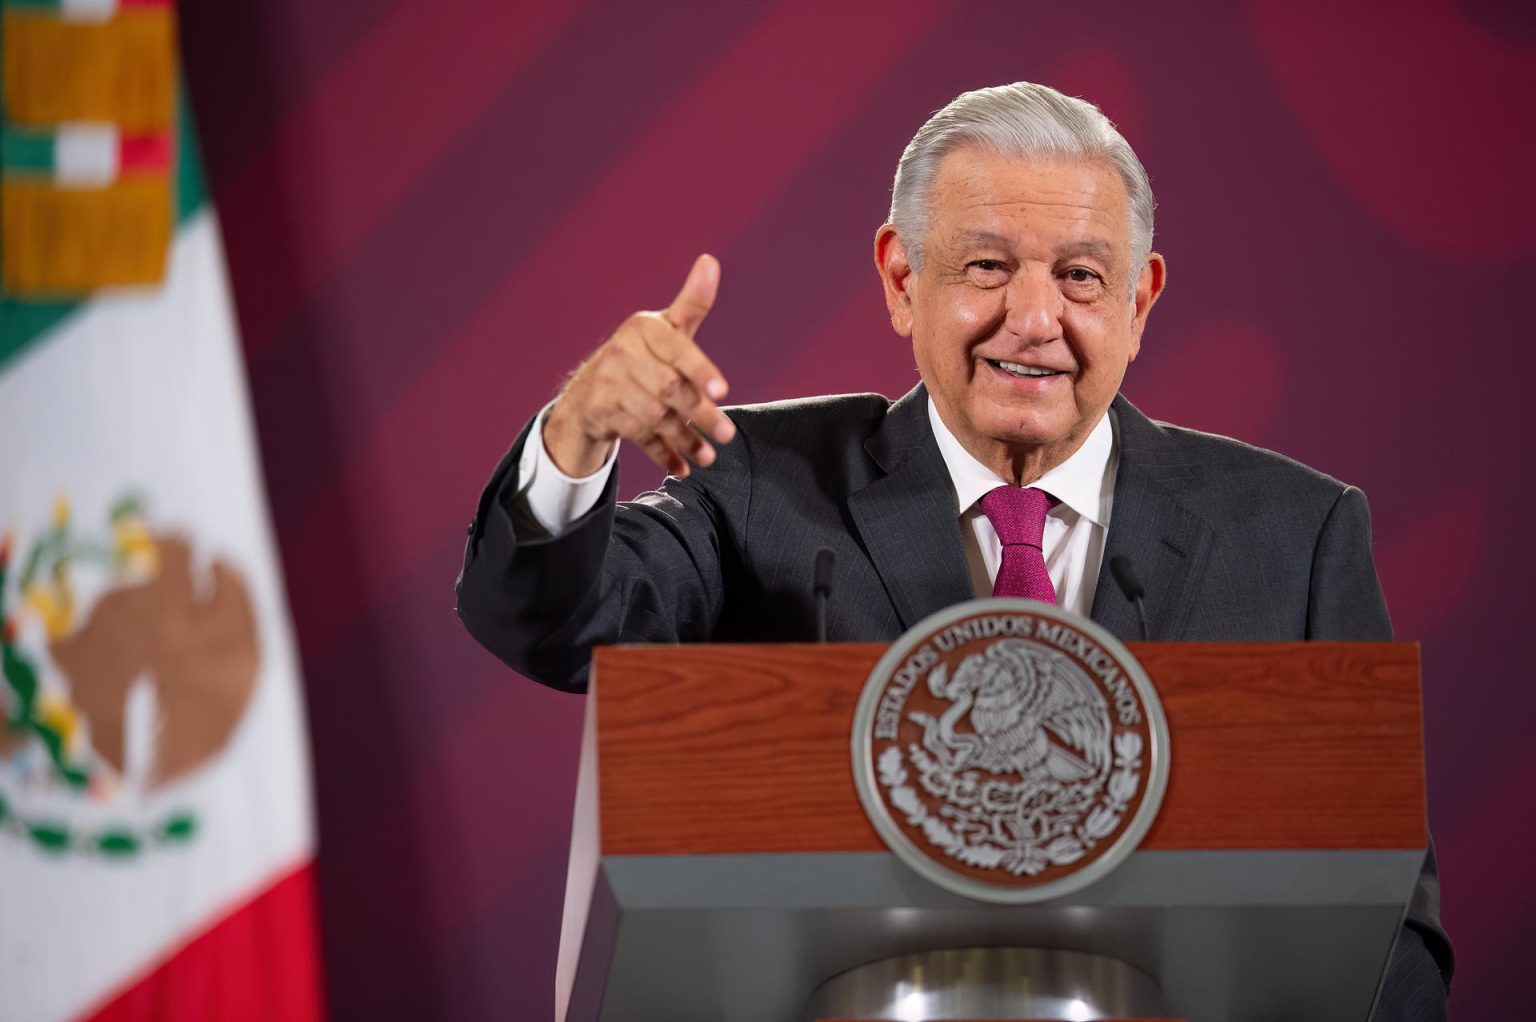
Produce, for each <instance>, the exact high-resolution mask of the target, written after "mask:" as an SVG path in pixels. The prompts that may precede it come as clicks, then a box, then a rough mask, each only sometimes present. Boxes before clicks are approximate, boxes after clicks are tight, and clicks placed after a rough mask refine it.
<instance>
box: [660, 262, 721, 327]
mask: <svg viewBox="0 0 1536 1022" xmlns="http://www.w3.org/2000/svg"><path fill="white" fill-rule="evenodd" d="M719 290H720V263H719V261H718V260H716V259H715V257H714V256H712V255H708V254H706V255H701V256H699V257H698V258H697V259H695V260H694V261H693V269H691V270H689V271H688V279H687V280H685V281H683V289H682V290H681V291H679V292H678V293H677V297H676V298H674V299H672V304H671V305H669V306H667V310H666V311H665V312H664V313H662V315H663V316H665V317H666V319H667V322H668V323H671V324H672V325H673V326H674V327H676V328H677V329H678V330H680V331H682V332H683V333H685V334H687V335H688V336H689V337H690V338H691V337H692V336H693V335H694V332H695V331H697V330H698V329H699V324H700V323H702V322H704V317H705V316H707V315H709V310H710V308H711V307H713V306H714V304H715V294H716V293H717V292H718V291H719Z"/></svg>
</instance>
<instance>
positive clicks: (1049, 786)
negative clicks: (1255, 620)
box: [854, 600, 1168, 902]
mask: <svg viewBox="0 0 1536 1022" xmlns="http://www.w3.org/2000/svg"><path fill="white" fill-rule="evenodd" d="M1167 727H1168V726H1167V722H1166V720H1165V718H1164V717H1163V713H1162V707H1161V704H1160V703H1159V702H1158V700H1157V694H1156V692H1155V691H1154V690H1153V688H1152V685H1151V682H1150V681H1149V680H1148V679H1147V677H1146V675H1145V673H1144V672H1143V671H1142V670H1141V667H1140V665H1138V664H1137V663H1136V661H1135V660H1134V659H1133V658H1132V657H1131V655H1130V653H1129V652H1128V651H1127V650H1126V649H1125V647H1124V646H1122V645H1121V644H1120V643H1119V642H1118V641H1116V640H1115V639H1114V638H1113V637H1112V636H1110V635H1109V634H1108V633H1106V632H1104V631H1103V629H1101V628H1099V627H1098V626H1097V625H1095V624H1093V623H1092V622H1090V621H1087V620H1085V619H1083V618H1080V617H1078V616H1077V615H1074V614H1070V613H1068V612H1066V611H1062V610H1061V609H1059V608H1057V607H1051V606H1048V605H1046V604H1041V603H1035V602H1033V601H1026V600H977V601H973V602H971V603H967V604H961V605H959V606H957V607H953V608H950V609H949V610H948V611H944V612H942V613H940V614H937V615H935V616H934V617H932V618H929V619H928V620H927V621H924V622H922V623H921V624H919V625H918V626H917V627H915V628H913V629H912V630H911V631H909V632H908V633H907V634H906V635H904V636H903V637H902V638H901V639H899V640H897V642H896V643H895V644H893V645H892V647H891V648H890V650H889V651H887V653H886V656H885V657H884V658H882V660H881V661H880V664H878V665H877V666H876V668H875V670H874V672H873V673H872V674H871V676H870V680H869V682H868V683H867V684H866V686H865V690H864V695H863V697H862V698H861V700H860V704H859V710H858V713H857V714H856V718H855V733H854V778H855V782H856V785H857V787H858V790H859V796H860V799H861V800H862V801H863V803H864V806H865V809H866V810H867V811H868V813H869V815H870V820H871V822H872V823H874V825H875V828H876V830H877V831H879V832H880V834H881V836H882V837H883V838H885V840H886V843H887V845H889V846H890V848H891V849H892V851H894V852H895V853H896V854H897V855H898V856H900V857H901V858H902V859H903V860H904V861H906V862H907V863H908V864H909V865H912V866H913V867H914V868H916V869H917V870H918V872H920V873H922V874H924V875H925V876H927V877H929V879H932V880H935V881H936V882H938V883H940V884H943V885H944V886H948V887H950V888H951V889H954V890H957V891H960V892H961V893H964V894H968V895H971V896H973V897H978V898H984V899H988V900H994V901H1007V902H1024V901H1036V900H1041V899H1044V898H1049V897H1055V896H1057V895H1059V894H1063V893H1066V892H1067V891H1070V890H1073V889H1076V888H1077V887H1081V886H1083V885H1084V884H1087V883H1091V882H1092V881H1093V880H1094V879H1096V878H1097V877H1099V876H1102V875H1104V874H1105V873H1107V872H1108V871H1109V870H1111V869H1113V868H1114V866H1115V865H1117V864H1118V863H1119V862H1120V861H1122V860H1123V859H1124V858H1125V857H1126V856H1128V855H1129V854H1130V853H1131V851H1133V850H1134V849H1135V846H1136V844H1137V843H1138V842H1139V841H1140V840H1141V837H1142V836H1143V835H1144V834H1145V833H1146V830H1147V828H1148V827H1150V826H1151V823H1152V819H1153V817H1154V816H1155V814H1156V812H1157V808H1158V805H1159V804H1160V802H1161V799H1162V792H1163V788H1164V786H1165V784H1166V781H1167V770H1168V759H1167V750H1168V730H1167Z"/></svg>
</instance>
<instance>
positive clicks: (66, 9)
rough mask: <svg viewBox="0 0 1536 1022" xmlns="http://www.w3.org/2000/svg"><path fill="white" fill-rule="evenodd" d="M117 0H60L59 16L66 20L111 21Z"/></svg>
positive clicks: (115, 11)
mask: <svg viewBox="0 0 1536 1022" xmlns="http://www.w3.org/2000/svg"><path fill="white" fill-rule="evenodd" d="M116 13H117V0H59V17H60V18H62V19H63V20H65V21H110V20H112V16H113V15H114V14H116Z"/></svg>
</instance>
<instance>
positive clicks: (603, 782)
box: [556, 643, 1426, 1022]
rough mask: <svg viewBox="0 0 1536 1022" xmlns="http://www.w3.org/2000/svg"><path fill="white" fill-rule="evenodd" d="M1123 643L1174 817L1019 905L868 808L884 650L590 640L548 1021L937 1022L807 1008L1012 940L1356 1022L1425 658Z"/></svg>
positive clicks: (1373, 955)
mask: <svg viewBox="0 0 1536 1022" xmlns="http://www.w3.org/2000/svg"><path fill="white" fill-rule="evenodd" d="M1126 646H1127V648H1129V649H1130V651H1131V652H1132V654H1134V656H1135V657H1136V658H1137V660H1139V661H1140V663H1141V665H1142V666H1143V667H1144V668H1145V670H1146V672H1147V674H1148V675H1149V676H1150V677H1151V679H1152V682H1153V684H1154V685H1155V686H1156V688H1157V690H1158V694H1159V697H1160V698H1161V700H1162V704H1163V708H1164V711H1165V712H1166V715H1167V718H1168V724H1169V730H1170V733H1171V739H1172V741H1171V745H1172V756H1173V758H1172V764H1171V770H1170V773H1169V777H1168V785H1167V790H1166V794H1165V795H1164V800H1163V804H1162V808H1161V810H1160V812H1159V815H1158V817H1157V820H1156V822H1155V823H1154V824H1153V826H1152V829H1151V830H1150V831H1149V832H1148V833H1147V835H1146V837H1145V838H1144V839H1143V841H1142V842H1141V844H1140V846H1139V848H1138V850H1137V851H1136V852H1135V853H1133V854H1132V855H1131V856H1130V858H1129V859H1128V860H1127V861H1126V862H1124V863H1123V864H1122V865H1121V866H1120V867H1119V868H1118V869H1116V870H1115V871H1114V872H1112V873H1110V874H1109V875H1108V876H1107V877H1104V878H1103V879H1100V880H1098V881H1096V882H1095V883H1093V884H1091V885H1089V886H1087V887H1085V888H1083V889H1081V890H1078V891H1076V892H1074V893H1071V894H1068V895H1065V896H1063V897H1060V898H1057V899H1055V900H1052V901H1048V902H1043V903H1039V904H1034V905H1026V906H1003V905H993V904H984V903H981V902H977V901H972V900H970V899H968V898H965V897H963V896H961V895H957V894H952V893H950V892H948V891H945V890H943V889H941V888H939V887H937V886H935V885H933V884H932V883H930V882H929V881H927V880H925V879H923V878H922V877H920V876H918V875H917V874H916V873H915V872H913V871H912V870H910V869H909V868H908V867H907V866H905V865H904V864H902V863H901V862H900V861H898V860H897V859H896V857H895V856H894V855H893V854H891V853H890V852H889V851H887V850H886V848H885V846H884V845H883V844H882V843H881V841H880V838H879V837H878V835H877V834H876V832H875V830H874V828H873V826H872V825H871V824H870V823H869V821H868V819H867V818H866V816H865V813H864V811H863V809H862V808H861V806H860V803H859V798H858V795H857V793H856V791H855V787H854V781H853V776H852V770H851V766H850V762H851V757H850V734H851V727H852V721H853V716H854V710H855V705H856V703H857V702H858V699H859V694H860V691H861V688H862V687H863V684H864V682H865V679H866V678H867V677H868V675H869V672H870V670H871V668H872V667H873V666H874V664H875V663H876V661H877V660H878V659H879V658H880V656H881V654H882V653H883V652H884V650H885V647H884V646H883V645H878V644H870V645H863V644H859V645H820V646H818V645H771V646H765V645H717V646H709V645H698V646H665V647H658V646H651V647H645V646H619V647H609V648H603V649H599V650H597V651H596V653H595V655H594V659H593V672H592V688H591V694H590V695H589V697H588V703H587V717H586V725H585V732H584V736H583V744H582V753H581V773H580V780H579V782H578V790H577V800H576V815H575V820H574V824H573V837H572V850H571V862H570V871H569V876H568V879H567V890H566V909H565V918H564V924H563V929H562V934H561V944H560V962H559V967H558V970H557V977H556V1002H557V1004H556V1008H557V1019H564V1020H567V1022H598V1020H601V1022H630V1020H650V1019H657V1020H668V1022H800V1020H805V1022H812V1020H815V1019H817V1018H825V1019H832V1018H852V1017H866V1018H868V1017H889V1018H893V1019H911V1020H919V1019H923V1018H927V1017H932V1016H928V1015H925V1014H923V1010H922V1007H921V1006H920V1005H914V1006H912V1007H910V1009H902V1011H901V1012H899V1013H895V1014H890V1015H864V1016H854V1015H848V1014H821V1010H820V1009H819V1008H817V1007H814V1006H813V1005H812V997H813V995H814V994H816V992H817V991H818V990H821V991H822V994H821V995H818V996H820V997H822V998H823V999H822V1000H821V1001H818V1002H817V1003H818V1004H826V1003H828V1002H826V1001H825V996H826V991H827V990H829V989H835V980H836V978H837V977H839V976H848V975H851V974H852V972H851V971H852V970H855V969H858V968H859V967H861V966H868V965H869V964H870V963H875V962H881V961H884V960H890V959H898V958H901V957H902V956H911V955H920V954H923V953H928V952H941V951H948V950H954V949H971V948H1007V949H1045V950H1054V951H1062V952H1072V953H1075V954H1089V955H1096V956H1103V957H1105V958H1108V959H1112V960H1114V961H1116V962H1119V963H1123V964H1124V965H1126V966H1129V967H1130V968H1131V969H1132V970H1134V971H1135V972H1137V973H1139V974H1143V975H1144V976H1145V977H1149V978H1150V979H1151V981H1152V982H1154V983H1155V984H1156V986H1157V987H1158V988H1160V998H1161V1009H1162V1010H1161V1012H1159V1013H1157V1014H1158V1017H1167V1018H1175V1019H1187V1020H1190V1022H1278V1020H1295V1019H1307V1020H1309V1022H1363V1020H1364V1019H1365V1018H1366V1016H1367V1014H1368V1012H1369V1010H1370V1007H1371V1004H1372V1003H1373V1000H1374V997H1375V994H1376V989H1377V985H1378V983H1379V980H1380V977H1381V975H1382V972H1383V971H1384V969H1385V966H1386V963H1387V958H1388V955H1389V953H1390V950H1391V947H1392V943H1393V940H1394V938H1395V936H1396V934H1397V931H1398V928H1399V926H1400V924H1401V920H1402V916H1403V912H1404V910H1405V906H1406V904H1407V902H1408V898H1409V896H1410V894H1411V892H1412V890H1413V887H1414V883H1415V880H1416V878H1417V876H1418V873H1419V869H1420V866H1421V865H1422V862H1423V858H1424V850H1425V847H1426V824H1425V805H1424V765H1423V746H1422V737H1421V711H1420V702H1419V653H1418V647H1417V645H1416V644H1410V643H1274V644H1219V643H1127V644H1126ZM829 981H833V984H832V985H830V986H829ZM834 1003H835V1002H834ZM812 1012H816V1013H812ZM1008 1017H1014V1016H1008ZM1059 1017H1062V1018H1071V1017H1073V1016H1072V1015H1070V1014H1065V1013H1063V1014H1061V1015H1060V1016H1059ZM1078 1017H1095V1018H1097V1017H1102V1016H1100V1015H1093V1016H1078ZM1117 1017H1118V1016H1117ZM1127 1017H1131V1016H1127ZM1134 1017H1146V1013H1138V1014H1137V1015H1136V1016H1134Z"/></svg>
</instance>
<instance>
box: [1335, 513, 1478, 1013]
mask: <svg viewBox="0 0 1536 1022" xmlns="http://www.w3.org/2000/svg"><path fill="white" fill-rule="evenodd" d="M1307 638H1309V639H1320V640H1332V641H1346V642H1390V641H1391V640H1392V622H1391V619H1390V618H1389V617H1388V616H1387V603H1386V599H1385V597H1383V595H1382V592H1381V582H1380V580H1379V579H1378V578H1377V576H1376V564H1375V561H1374V559H1373V558H1372V556H1371V516H1370V510H1369V508H1368V507H1367V505H1366V501H1365V494H1363V493H1361V492H1360V491H1359V490H1357V489H1355V488H1354V487H1353V486H1347V487H1345V488H1344V491H1343V492H1342V493H1340V494H1339V497H1338V500H1337V501H1336V502H1335V503H1334V505H1333V508H1332V510H1330V511H1329V513H1328V517H1327V519H1326V520H1325V521H1324V523H1323V528H1322V531H1321V533H1320V534H1319V536H1318V541H1317V548H1316V550H1315V551H1314V554H1313V559H1312V581H1311V593H1310V600H1309V603H1308V608H1307ZM1454 966H1455V959H1454V956H1453V954H1452V951H1451V942H1450V939H1449V938H1448V937H1447V936H1446V933H1445V930H1444V929H1442V928H1441V926H1440V880H1439V876H1438V873H1437V871H1436V867H1435V849H1434V842H1433V840H1431V841H1430V845H1429V849H1428V851H1427V852H1426V853H1425V855H1424V867H1423V869H1422V870H1421V871H1420V873H1419V879H1418V882H1417V884H1416V885H1415V887H1414V891H1413V896H1412V898H1411V899H1410V900H1409V903H1408V911H1407V914H1406V915H1405V917H1404V919H1403V928H1402V931H1401V932H1400V933H1399V934H1398V938H1397V942H1396V944H1394V946H1393V948H1392V957H1391V959H1390V961H1389V962H1388V965H1387V974H1386V977H1385V979H1384V980H1383V982H1382V989H1381V996H1380V997H1379V998H1378V1000H1377V1003H1376V1010H1375V1011H1374V1012H1373V1013H1372V1015H1371V1019H1372V1022H1434V1020H1443V1019H1444V1018H1445V1017H1446V991H1447V990H1448V988H1449V987H1450V982H1451V973H1452V971H1453V969H1454Z"/></svg>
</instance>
